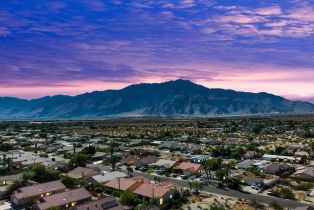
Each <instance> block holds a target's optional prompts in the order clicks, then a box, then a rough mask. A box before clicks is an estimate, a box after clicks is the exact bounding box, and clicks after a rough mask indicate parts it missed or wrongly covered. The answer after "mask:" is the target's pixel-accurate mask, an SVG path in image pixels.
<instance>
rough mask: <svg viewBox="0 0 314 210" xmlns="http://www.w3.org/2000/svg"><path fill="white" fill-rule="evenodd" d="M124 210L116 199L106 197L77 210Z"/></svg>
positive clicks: (78, 207)
mask: <svg viewBox="0 0 314 210" xmlns="http://www.w3.org/2000/svg"><path fill="white" fill-rule="evenodd" d="M87 209H88V210H124V209H125V208H124V207H123V206H121V205H120V204H119V202H118V201H117V199H116V198H114V197H111V196H109V197H106V198H102V199H99V200H96V201H92V202H89V203H86V204H83V205H80V206H77V207H76V208H75V210H87Z"/></svg>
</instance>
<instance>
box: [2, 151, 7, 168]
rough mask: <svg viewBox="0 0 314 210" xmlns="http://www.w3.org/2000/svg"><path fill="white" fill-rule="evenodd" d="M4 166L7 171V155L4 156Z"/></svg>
mask: <svg viewBox="0 0 314 210" xmlns="http://www.w3.org/2000/svg"><path fill="white" fill-rule="evenodd" d="M2 165H3V168H4V169H6V167H7V155H6V154H5V153H4V154H3V155H2Z"/></svg>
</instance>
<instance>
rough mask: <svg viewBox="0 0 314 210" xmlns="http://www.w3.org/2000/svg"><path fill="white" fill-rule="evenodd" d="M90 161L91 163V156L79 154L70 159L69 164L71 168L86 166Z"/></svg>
mask: <svg viewBox="0 0 314 210" xmlns="http://www.w3.org/2000/svg"><path fill="white" fill-rule="evenodd" d="M88 161H89V155H87V154H83V153H77V154H76V155H74V156H73V157H72V158H71V159H70V161H69V164H70V165H71V166H85V165H86V163H87V162H88Z"/></svg>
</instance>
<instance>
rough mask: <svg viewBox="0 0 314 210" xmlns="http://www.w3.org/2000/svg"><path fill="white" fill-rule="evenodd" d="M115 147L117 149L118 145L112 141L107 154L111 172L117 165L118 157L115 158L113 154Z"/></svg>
mask: <svg viewBox="0 0 314 210" xmlns="http://www.w3.org/2000/svg"><path fill="white" fill-rule="evenodd" d="M116 147H118V143H117V142H114V141H112V142H111V143H110V147H109V152H110V162H111V168H112V170H113V171H114V170H115V169H116V163H117V161H118V157H116V156H115V155H114V152H115V150H116Z"/></svg>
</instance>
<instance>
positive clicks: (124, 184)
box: [104, 176, 150, 191]
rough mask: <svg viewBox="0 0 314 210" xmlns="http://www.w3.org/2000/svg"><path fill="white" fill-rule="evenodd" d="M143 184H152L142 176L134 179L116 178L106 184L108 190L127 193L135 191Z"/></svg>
mask: <svg viewBox="0 0 314 210" xmlns="http://www.w3.org/2000/svg"><path fill="white" fill-rule="evenodd" d="M143 183H150V181H149V180H148V179H146V178H144V177H142V176H137V177H132V178H114V179H112V180H110V181H109V182H107V183H105V184H104V186H105V187H106V188H110V189H113V190H119V191H125V190H130V191H134V190H135V189H136V188H138V187H139V186H140V185H142V184H143Z"/></svg>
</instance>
